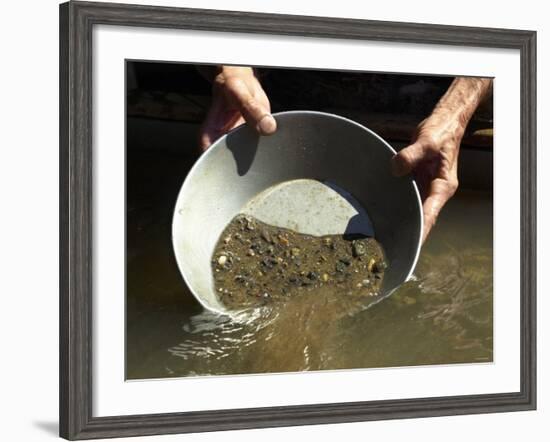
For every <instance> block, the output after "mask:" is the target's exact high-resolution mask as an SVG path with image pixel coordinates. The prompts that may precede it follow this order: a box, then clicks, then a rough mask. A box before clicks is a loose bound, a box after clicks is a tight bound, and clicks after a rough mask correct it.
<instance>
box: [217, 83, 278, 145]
mask: <svg viewBox="0 0 550 442" xmlns="http://www.w3.org/2000/svg"><path fill="white" fill-rule="evenodd" d="M226 90H227V94H229V98H230V100H231V101H232V102H234V103H235V104H236V105H237V107H238V108H239V111H240V112H241V114H242V115H243V117H244V119H245V120H246V122H247V123H248V124H250V125H251V126H252V127H254V128H255V129H256V130H257V131H258V132H259V133H260V134H262V135H271V134H272V133H274V132H275V131H276V130H277V122H276V121H275V118H273V115H271V112H270V109H269V107H267V106H265V105H264V104H262V103H261V102H260V101H259V100H257V99H256V98H255V97H254V96H253V95H252V94H251V93H250V92H249V90H248V87H247V85H246V84H245V83H244V82H243V81H241V80H239V79H235V80H233V81H228V84H227V89H226Z"/></svg>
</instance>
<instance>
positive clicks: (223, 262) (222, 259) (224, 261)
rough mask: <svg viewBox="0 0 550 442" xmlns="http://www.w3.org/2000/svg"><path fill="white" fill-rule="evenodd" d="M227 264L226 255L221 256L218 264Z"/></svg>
mask: <svg viewBox="0 0 550 442" xmlns="http://www.w3.org/2000/svg"><path fill="white" fill-rule="evenodd" d="M226 262H227V256H225V255H221V256H220V257H219V258H218V264H219V265H221V266H223V265H225V263H226Z"/></svg>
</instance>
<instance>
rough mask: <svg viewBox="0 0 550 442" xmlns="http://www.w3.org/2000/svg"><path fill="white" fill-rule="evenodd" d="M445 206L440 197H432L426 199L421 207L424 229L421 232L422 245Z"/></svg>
mask: <svg viewBox="0 0 550 442" xmlns="http://www.w3.org/2000/svg"><path fill="white" fill-rule="evenodd" d="M444 204H445V201H443V198H442V196H441V195H432V196H429V197H428V198H426V200H425V201H424V204H423V205H422V212H423V214H424V215H423V216H424V228H423V230H422V243H424V242H425V241H426V239H427V238H428V235H429V234H430V232H431V230H432V228H433V226H434V225H435V223H436V221H437V217H438V216H439V212H441V208H442V207H443V205H444Z"/></svg>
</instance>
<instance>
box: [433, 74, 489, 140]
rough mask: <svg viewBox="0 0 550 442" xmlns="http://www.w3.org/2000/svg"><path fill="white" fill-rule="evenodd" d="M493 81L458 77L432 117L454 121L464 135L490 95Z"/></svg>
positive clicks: (457, 128) (456, 128)
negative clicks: (443, 117) (473, 117)
mask: <svg viewBox="0 0 550 442" xmlns="http://www.w3.org/2000/svg"><path fill="white" fill-rule="evenodd" d="M492 84H493V81H492V80H491V79H490V78H472V77H456V78H455V79H454V80H453V82H452V83H451V86H449V89H448V90H447V92H446V93H445V95H443V97H441V99H440V100H439V102H438V103H437V105H436V107H435V108H434V110H433V112H432V115H433V114H435V115H439V116H443V115H444V116H445V118H446V119H447V120H448V121H453V122H454V124H455V125H456V127H455V130H457V131H458V132H460V133H464V131H465V130H466V126H467V125H468V122H469V121H470V119H471V118H472V115H473V114H474V112H475V111H476V109H477V107H478V106H479V104H480V103H481V102H482V101H483V99H484V98H485V97H486V96H487V95H488V93H489V91H490V90H491V87H492Z"/></svg>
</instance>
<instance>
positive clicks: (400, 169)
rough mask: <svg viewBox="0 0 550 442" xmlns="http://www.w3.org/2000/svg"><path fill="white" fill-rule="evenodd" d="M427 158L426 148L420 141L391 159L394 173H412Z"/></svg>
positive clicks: (398, 174)
mask: <svg viewBox="0 0 550 442" xmlns="http://www.w3.org/2000/svg"><path fill="white" fill-rule="evenodd" d="M425 159H426V149H425V148H424V146H423V145H422V144H421V143H419V142H418V141H417V142H415V143H413V144H411V145H410V146H407V147H405V148H404V149H401V150H400V151H399V152H397V153H396V154H395V155H394V156H393V158H392V161H391V167H392V173H393V174H394V175H395V176H403V175H407V174H409V173H411V172H412V171H413V170H414V169H415V168H416V167H417V166H418V165H419V164H420V163H421V162H422V161H423V160H425Z"/></svg>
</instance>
